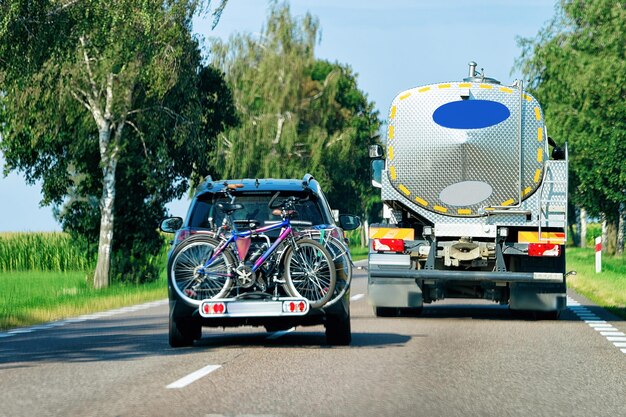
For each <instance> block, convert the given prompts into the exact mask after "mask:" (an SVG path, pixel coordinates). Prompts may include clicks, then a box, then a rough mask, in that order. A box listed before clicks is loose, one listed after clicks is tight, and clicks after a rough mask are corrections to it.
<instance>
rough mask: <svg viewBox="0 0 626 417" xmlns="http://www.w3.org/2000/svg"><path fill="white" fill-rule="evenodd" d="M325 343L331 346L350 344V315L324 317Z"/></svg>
mask: <svg viewBox="0 0 626 417" xmlns="http://www.w3.org/2000/svg"><path fill="white" fill-rule="evenodd" d="M324 327H325V328H326V343H328V344H329V345H333V346H347V345H349V344H350V342H352V330H351V327H350V315H349V314H347V315H341V316H334V315H333V316H326V323H325V324H324Z"/></svg>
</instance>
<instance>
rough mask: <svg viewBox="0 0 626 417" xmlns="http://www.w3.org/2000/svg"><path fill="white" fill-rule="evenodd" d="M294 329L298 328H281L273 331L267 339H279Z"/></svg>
mask: <svg viewBox="0 0 626 417" xmlns="http://www.w3.org/2000/svg"><path fill="white" fill-rule="evenodd" d="M294 330H296V328H295V327H292V328H291V329H287V330H281V331H278V332H275V333H272V334H271V335H269V336H267V340H274V339H278V338H279V337H281V336H284V335H286V334H287V333H291V332H293V331H294Z"/></svg>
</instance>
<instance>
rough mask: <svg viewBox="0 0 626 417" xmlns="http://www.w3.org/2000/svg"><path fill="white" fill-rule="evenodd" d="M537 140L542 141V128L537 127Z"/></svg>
mask: <svg viewBox="0 0 626 417" xmlns="http://www.w3.org/2000/svg"><path fill="white" fill-rule="evenodd" d="M537 140H538V141H539V142H543V128H542V127H540V128H537Z"/></svg>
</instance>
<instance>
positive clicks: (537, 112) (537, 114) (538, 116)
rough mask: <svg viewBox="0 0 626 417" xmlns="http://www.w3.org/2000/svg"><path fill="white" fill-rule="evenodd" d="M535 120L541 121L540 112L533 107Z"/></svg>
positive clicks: (537, 108)
mask: <svg viewBox="0 0 626 417" xmlns="http://www.w3.org/2000/svg"><path fill="white" fill-rule="evenodd" d="M535 118H536V119H537V120H541V112H540V111H539V107H535Z"/></svg>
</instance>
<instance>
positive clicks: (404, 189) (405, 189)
mask: <svg viewBox="0 0 626 417" xmlns="http://www.w3.org/2000/svg"><path fill="white" fill-rule="evenodd" d="M398 188H399V189H400V191H402V192H403V193H404V194H406V195H411V192H410V191H409V189H408V188H406V187H405V186H404V185H402V184H400V185H398Z"/></svg>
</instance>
